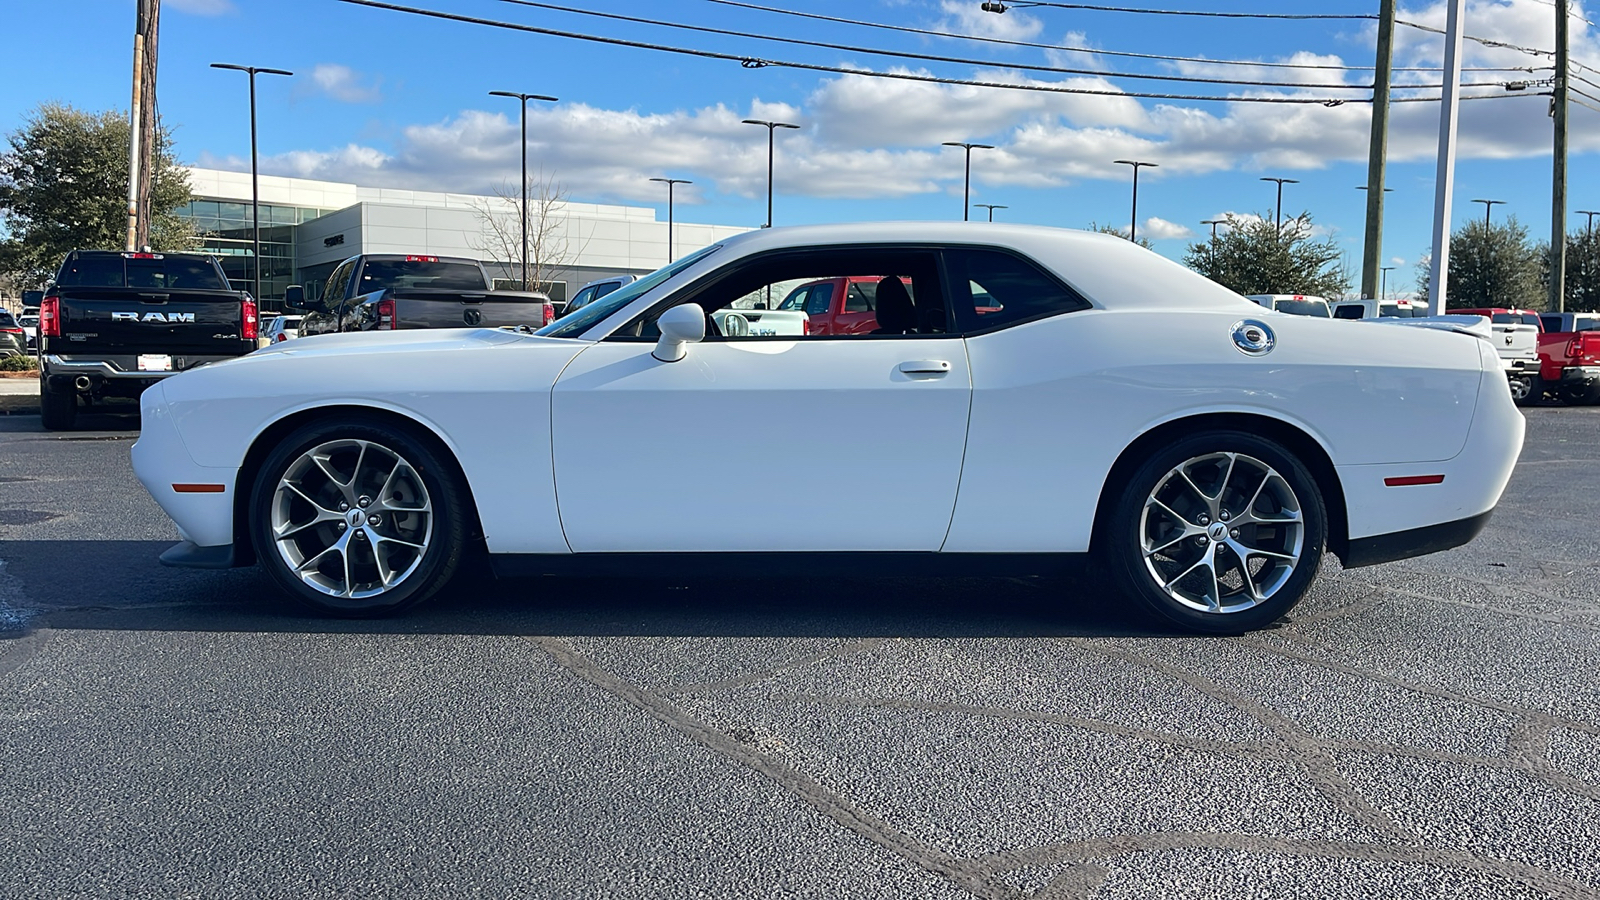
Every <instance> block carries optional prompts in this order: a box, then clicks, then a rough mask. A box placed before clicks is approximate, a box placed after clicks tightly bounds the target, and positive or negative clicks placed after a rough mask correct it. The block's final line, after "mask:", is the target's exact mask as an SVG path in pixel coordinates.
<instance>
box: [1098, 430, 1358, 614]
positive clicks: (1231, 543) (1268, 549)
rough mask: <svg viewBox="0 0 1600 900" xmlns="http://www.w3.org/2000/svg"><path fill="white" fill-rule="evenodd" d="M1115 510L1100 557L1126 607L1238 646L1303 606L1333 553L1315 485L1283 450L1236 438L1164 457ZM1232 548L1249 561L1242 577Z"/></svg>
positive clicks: (1216, 438) (1119, 498) (1200, 442)
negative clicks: (1235, 637) (1235, 639)
mask: <svg viewBox="0 0 1600 900" xmlns="http://www.w3.org/2000/svg"><path fill="white" fill-rule="evenodd" d="M1230 455H1231V456H1230ZM1230 460H1231V461H1230ZM1180 466H1183V467H1184V471H1183V472H1182V473H1181V474H1182V477H1180V473H1179V472H1178V471H1177V470H1178V468H1179V467H1180ZM1186 481H1187V482H1188V483H1186ZM1219 484H1220V485H1221V487H1220V488H1219V487H1218V485H1219ZM1213 494H1214V495H1215V496H1212V495H1213ZM1111 502H1114V503H1115V504H1116V506H1115V507H1114V508H1113V510H1112V511H1111V516H1110V517H1109V520H1108V526H1107V528H1106V530H1105V532H1104V534H1103V536H1102V538H1103V540H1102V546H1101V548H1100V549H1101V556H1102V561H1103V562H1104V563H1105V566H1106V568H1107V570H1108V571H1109V573H1110V574H1111V576H1112V578H1113V579H1114V580H1115V582H1116V583H1117V585H1118V586H1119V587H1121V588H1122V590H1123V592H1124V593H1125V594H1127V595H1128V596H1129V597H1130V598H1132V599H1134V600H1137V601H1138V602H1139V603H1140V604H1141V605H1142V606H1143V607H1144V608H1145V609H1147V610H1148V611H1149V612H1151V613H1154V614H1155V615H1156V616H1158V617H1159V618H1160V619H1161V620H1162V621H1164V622H1166V623H1168V624H1171V625H1175V626H1177V627H1179V628H1181V629H1183V630H1185V631H1191V632H1197V633H1201V634H1241V633H1243V632H1246V631H1251V630H1253V629H1256V628H1262V627H1264V626H1266V625H1269V624H1271V623H1272V622H1274V621H1277V620H1278V619H1279V618H1281V617H1282V616H1283V615H1284V614H1285V613H1287V612H1288V611H1289V610H1290V609H1291V608H1292V607H1293V606H1294V605H1295V604H1296V603H1298V602H1300V598H1301V597H1303V596H1305V592H1306V590H1307V589H1308V588H1310V586H1311V582H1312V580H1313V579H1315V578H1316V576H1317V569H1318V568H1319V567H1320V566H1321V564H1322V556H1323V553H1324V552H1325V550H1326V547H1327V539H1328V518H1327V511H1326V507H1325V505H1324V504H1323V501H1322V492H1321V490H1320V488H1319V487H1318V485H1317V483H1316V479H1314V478H1313V477H1312V476H1311V473H1310V472H1309V471H1308V470H1307V469H1306V467H1305V465H1304V464H1302V463H1301V462H1300V460H1299V459H1297V458H1296V457H1295V455H1294V454H1293V453H1290V452H1289V451H1288V450H1286V449H1285V448H1284V447H1282V446H1280V445H1279V444H1277V443H1275V442H1273V441H1269V440H1266V439H1264V438H1260V437H1257V436H1255V435H1252V434H1247V433H1244V432H1240V431H1220V430H1219V431H1207V432H1201V433H1199V434H1195V435H1191V436H1188V437H1185V438H1182V439H1180V440H1178V441H1177V442H1175V443H1173V444H1171V445H1169V446H1166V447H1163V448H1161V449H1159V450H1157V451H1156V452H1155V453H1153V454H1151V455H1150V456H1149V458H1147V459H1146V460H1145V461H1144V462H1142V463H1140V464H1139V465H1138V467H1137V468H1136V469H1135V470H1134V471H1133V474H1132V475H1131V476H1130V477H1129V478H1128V479H1127V481H1126V482H1125V483H1124V484H1123V485H1122V487H1121V490H1120V491H1119V492H1117V493H1116V494H1115V495H1114V496H1113V497H1112V501H1111ZM1147 505H1148V506H1149V507H1150V515H1149V516H1148V517H1147V516H1146V507H1147ZM1293 507H1298V509H1297V510H1296V509H1293ZM1257 516H1261V517H1262V520H1261V521H1258V520H1257V519H1256V517H1257ZM1291 516H1293V517H1297V518H1296V519H1295V520H1293V521H1291V519H1290V518H1289V517H1291ZM1268 519H1270V520H1271V521H1267V520H1268ZM1180 523H1182V524H1180ZM1219 527H1220V534H1221V535H1222V536H1221V537H1220V538H1218V537H1217V534H1218V533H1219V532H1218V529H1219ZM1196 529H1198V530H1196ZM1179 536H1182V537H1181V539H1179ZM1169 541H1171V543H1168V542H1169ZM1147 546H1148V548H1149V549H1150V550H1151V553H1150V554H1149V563H1148V564H1147V562H1146V556H1147V554H1146V549H1147ZM1235 548H1238V549H1242V550H1244V551H1245V553H1244V555H1243V557H1242V558H1243V560H1244V562H1243V567H1242V570H1241V567H1240V565H1239V563H1238V561H1239V560H1240V559H1241V555H1240V554H1239V553H1238V552H1236V549H1235ZM1252 551H1254V555H1252ZM1274 554H1282V555H1284V556H1288V555H1290V554H1292V555H1293V557H1294V558H1293V562H1292V563H1290V562H1288V561H1285V560H1281V559H1277V558H1274ZM1208 559H1209V560H1210V562H1209V563H1208V562H1207V560H1208ZM1252 565H1255V566H1256V568H1255V569H1254V570H1253V571H1252V570H1251V566H1252ZM1219 572H1220V574H1218V573H1219ZM1183 573H1187V574H1183ZM1158 577H1159V578H1160V579H1161V580H1158ZM1169 579H1170V580H1169ZM1234 581H1237V582H1238V583H1237V584H1234V583H1233V582H1234ZM1207 582H1209V583H1207ZM1247 582H1248V583H1247ZM1169 588H1171V590H1170V591H1169ZM1175 594H1176V595H1178V596H1174V595H1175ZM1180 597H1184V598H1186V599H1180ZM1213 599H1214V600H1215V602H1212V600H1213Z"/></svg>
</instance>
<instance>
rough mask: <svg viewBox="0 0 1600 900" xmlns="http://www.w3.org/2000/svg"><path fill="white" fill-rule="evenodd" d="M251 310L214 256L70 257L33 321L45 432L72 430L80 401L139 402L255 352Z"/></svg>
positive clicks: (107, 253) (98, 253)
mask: <svg viewBox="0 0 1600 900" xmlns="http://www.w3.org/2000/svg"><path fill="white" fill-rule="evenodd" d="M258 324H259V323H258V322H257V321H256V304H255V300H253V299H252V298H251V297H250V295H249V294H248V293H246V292H244V291H235V290H232V289H230V288H229V286H228V279H227V276H225V275H224V274H223V272H222V267H221V266H219V265H218V264H217V261H216V259H214V258H212V257H210V256H203V255H200V254H193V253H118V252H116V251H111V250H74V251H72V252H71V253H68V254H67V257H66V259H65V260H64V261H62V263H61V271H60V272H58V273H57V274H56V279H55V282H54V284H52V285H51V287H50V289H49V291H48V292H47V293H46V294H45V297H44V299H43V302H42V303H41V305H40V314H39V337H38V346H39V407H40V412H41V413H42V419H43V422H44V427H46V428H49V429H66V428H71V427H72V424H73V422H74V420H75V419H76V417H77V411H78V403H79V401H80V400H81V401H83V402H85V403H92V402H94V401H95V400H98V399H101V398H104V397H137V396H139V395H140V393H142V392H143V391H144V390H145V389H146V388H149V387H150V386H152V385H154V384H156V383H158V382H159V381H161V380H162V379H164V378H167V377H170V376H172V375H174V374H177V373H178V372H182V371H184V370H186V369H191V368H195V367H197V366H202V365H205V364H206V363H211V362H217V361H220V360H224V359H230V358H232V357H235V356H242V355H244V354H246V353H249V352H250V351H251V350H254V349H255V346H256V334H257V330H258Z"/></svg>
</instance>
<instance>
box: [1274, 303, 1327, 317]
mask: <svg viewBox="0 0 1600 900" xmlns="http://www.w3.org/2000/svg"><path fill="white" fill-rule="evenodd" d="M1274 308H1275V309H1277V310H1278V312H1286V313H1288V314H1290V315H1292V316H1317V317H1319V318H1323V319H1326V318H1328V317H1329V316H1330V315H1331V313H1329V312H1328V304H1327V302H1326V301H1323V300H1279V301H1278V302H1277V303H1276V304H1274Z"/></svg>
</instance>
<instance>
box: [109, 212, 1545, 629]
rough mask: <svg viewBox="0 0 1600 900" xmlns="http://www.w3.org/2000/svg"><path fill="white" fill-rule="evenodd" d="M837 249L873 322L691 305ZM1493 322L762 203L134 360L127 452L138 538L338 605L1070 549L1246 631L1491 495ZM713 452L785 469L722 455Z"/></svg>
mask: <svg viewBox="0 0 1600 900" xmlns="http://www.w3.org/2000/svg"><path fill="white" fill-rule="evenodd" d="M838 277H850V278H861V277H873V278H877V279H878V286H877V293H876V304H875V309H874V310H873V314H874V315H875V317H876V323H877V328H875V329H873V330H871V331H870V333H863V334H851V335H815V336H806V335H801V336H796V335H762V334H754V333H752V334H741V335H738V336H733V335H722V334H719V333H718V327H717V322H718V318H717V316H716V314H717V313H718V312H719V311H720V310H723V309H725V308H726V307H727V306H728V305H729V304H730V303H732V302H733V301H735V300H737V299H738V298H740V297H743V296H746V295H748V294H750V293H752V292H753V291H756V290H759V289H761V288H762V287H763V286H765V285H775V284H778V283H780V282H785V283H793V282H794V281H796V280H816V279H828V278H838ZM906 282H910V284H907V283H906ZM907 287H910V288H911V290H909V291H908V290H906V288H907ZM913 298H914V299H913ZM1470 321H1473V322H1475V321H1476V320H1470ZM1486 338H1487V333H1486V332H1483V331H1481V330H1478V329H1474V328H1472V327H1469V326H1467V325H1465V324H1460V323H1456V324H1452V323H1448V322H1446V323H1441V324H1440V327H1438V328H1371V327H1367V328H1352V327H1350V326H1349V324H1348V323H1345V322H1336V321H1331V320H1327V319H1315V318H1308V317H1304V316H1291V315H1285V314H1282V313H1277V312H1274V311H1271V310H1264V309H1262V308H1261V307H1259V306H1257V305H1256V304H1254V303H1251V302H1250V301H1249V300H1246V299H1245V298H1243V297H1241V296H1239V295H1237V294H1234V293H1232V292H1230V291H1228V290H1225V289H1223V288H1221V287H1218V286H1217V285H1215V284H1213V283H1212V282H1210V281H1208V280H1206V279H1204V278H1202V277H1200V276H1199V275H1196V274H1194V273H1193V272H1190V271H1189V270H1188V269H1185V268H1183V267H1182V266H1179V265H1176V264H1174V263H1172V262H1169V261H1167V260H1165V259H1162V258H1161V257H1159V256H1157V255H1155V254H1153V253H1150V252H1147V251H1145V250H1143V249H1140V248H1139V247H1137V246H1135V245H1133V244H1131V243H1129V242H1127V241H1125V240H1120V239H1117V238H1114V237H1108V236H1103V235H1095V234H1085V233H1080V232H1071V231H1062V230H1057V229H1048V228H1034V227H1022V226H1010V225H991V224H987V223H983V224H965V223H950V224H939V223H901V224H884V223H874V224H861V225H828V226H806V227H797V228H774V229H763V230H760V231H755V232H750V233H748V234H744V235H740V236H739V237H736V238H732V239H729V240H727V241H724V242H722V243H720V244H716V245H714V246H711V247H707V248H705V249H703V250H700V251H699V252H696V253H694V254H691V255H689V256H687V257H685V258H683V259H680V260H678V261H677V262H675V263H673V264H672V265H670V266H667V267H666V268H664V269H661V270H660V271H658V272H655V273H654V274H652V275H649V276H647V277H645V278H642V279H640V280H638V281H636V282H634V283H632V284H629V285H627V286H626V287H624V288H622V289H620V290H618V291H616V292H614V293H611V294H609V295H607V296H606V297H604V298H602V299H600V300H597V301H595V302H594V303H592V304H590V305H589V306H587V307H585V308H583V309H581V310H579V311H577V312H575V313H572V314H571V315H568V316H566V317H565V318H563V319H561V320H559V321H557V322H555V323H553V324H551V325H549V326H546V327H545V328H543V329H541V330H539V331H536V332H529V331H526V330H515V329H482V330H449V331H427V330H419V331H398V332H387V333H379V332H373V333H362V334H348V335H326V336H318V337H311V338H301V339H299V340H295V341H289V342H287V343H285V344H281V345H278V346H275V347H273V348H271V349H267V350H262V351H258V352H256V353H252V354H250V355H249V356H245V357H241V358H239V359H236V360H229V361H227V362H222V363H217V364H213V365H209V366H205V367H203V368H199V369H195V370H192V371H188V372H184V373H183V374H180V375H177V376H174V377H172V378H169V379H166V380H165V381H162V382H161V383H160V384H158V385H156V386H154V387H152V388H150V389H149V390H148V391H146V392H145V394H144V399H143V412H144V420H143V431H142V433H141V434H140V436H139V441H138V443H137V444H136V445H135V446H134V448H133V465H134V469H135V471H136V472H137V473H138V476H139V479H140V480H141V481H142V482H143V483H144V485H145V487H146V488H147V489H149V491H150V493H151V494H152V495H153V496H154V497H155V498H156V500H157V502H159V503H160V504H161V506H162V508H164V509H165V510H166V511H167V513H168V515H170V516H171V517H172V518H173V520H174V521H175V522H176V523H177V525H178V529H179V532H180V534H181V535H182V537H183V539H184V541H183V543H181V544H178V545H176V546H175V547H173V548H172V549H170V550H168V551H167V552H166V553H165V554H163V555H162V560H163V561H164V562H167V563H169V564H173V565H185V566H200V567H225V566H238V565H248V564H251V563H259V564H261V565H262V566H264V567H265V568H266V570H267V571H268V572H269V573H271V575H272V577H273V578H274V579H275V580H276V581H277V582H278V583H279V584H281V585H282V587H283V588H284V589H285V590H286V591H287V592H289V593H290V594H292V595H294V596H295V597H296V598H298V599H299V600H301V601H303V602H305V603H307V604H310V605H311V606H313V607H315V608H317V609H320V610H324V611H327V612H331V613H337V614H343V615H375V614H380V613H387V612H392V611H395V610H398V609H401V608H403V607H407V606H410V605H411V604H414V603H417V602H419V601H421V600H423V599H424V598H426V597H428V596H429V595H431V594H433V593H434V592H436V591H438V590H439V589H440V588H441V587H442V586H443V585H444V584H445V583H446V582H447V581H448V580H449V579H450V577H451V575H452V574H453V573H454V572H455V570H456V569H457V567H458V566H459V565H460V563H461V560H462V559H463V555H464V553H465V552H466V551H467V550H468V548H469V547H470V546H472V545H473V544H475V543H479V544H481V545H483V546H485V547H486V549H487V551H488V553H489V554H490V559H491V560H492V564H493V566H494V568H495V570H496V571H497V572H498V573H500V574H536V573H573V574H576V573H582V572H595V573H612V572H618V571H626V570H631V571H638V570H639V568H640V567H642V568H643V569H644V570H645V571H649V572H667V571H675V572H681V570H682V569H684V568H686V567H687V568H695V567H699V568H704V569H708V570H710V571H715V572H729V571H744V572H756V573H770V574H778V573H783V572H793V571H796V570H800V571H804V572H808V573H818V572H825V571H838V570H841V569H848V570H850V571H856V572H866V573H872V574H883V573H897V574H903V573H908V572H910V573H929V574H937V573H954V572H972V571H978V572H991V573H1035V574H1043V573H1049V572H1052V571H1055V570H1057V569H1058V568H1060V567H1061V566H1063V565H1064V564H1066V563H1069V562H1071V561H1073V560H1076V559H1081V558H1083V557H1084V556H1085V555H1088V554H1093V555H1094V556H1096V557H1098V558H1099V559H1100V560H1101V561H1102V562H1103V563H1104V565H1105V566H1106V568H1107V569H1108V570H1109V571H1110V572H1111V573H1112V574H1113V575H1114V577H1115V578H1116V580H1117V582H1118V584H1119V585H1120V586H1121V588H1122V589H1123V590H1124V591H1125V593H1126V594H1127V595H1128V596H1129V597H1131V598H1133V599H1135V600H1137V601H1140V602H1142V603H1143V604H1145V605H1146V606H1147V607H1149V608H1150V609H1152V610H1154V611H1155V612H1156V613H1159V614H1160V615H1162V616H1164V617H1165V618H1166V619H1167V620H1169V621H1170V622H1172V623H1174V624H1176V625H1178V626H1181V627H1183V628H1186V629H1191V630H1195V631H1203V632H1239V631H1243V630H1246V629H1251V628H1256V627H1260V626H1263V625H1266V624H1267V623H1269V622H1271V621H1273V620H1275V619H1277V618H1278V617H1279V616H1281V615H1283V614H1284V612H1285V611H1287V610H1288V609H1289V608H1290V607H1291V606H1293V605H1294V604H1295V602H1296V601H1298V600H1299V599H1300V597H1301V596H1302V595H1303V594H1304V593H1305V591H1306V589H1307V587H1308V585H1309V584H1310V583H1311V581H1312V579H1313V578H1314V577H1315V576H1316V573H1317V568H1318V565H1319V564H1320V562H1321V559H1322V556H1323V554H1324V553H1325V552H1330V551H1331V552H1333V553H1335V554H1337V555H1338V556H1340V557H1341V558H1342V559H1343V560H1344V564H1345V565H1346V566H1347V567H1350V566H1363V565H1371V564H1373V563H1379V562H1385V561H1388V560H1394V559H1400V558H1403V557H1408V556H1415V555H1418V554H1423V553H1430V552H1433V551H1437V550H1443V549H1446V548H1450V547H1455V546H1458V545H1460V544H1463V543H1465V542H1467V541H1469V540H1471V539H1472V538H1473V536H1474V535H1476V534H1477V533H1478V531H1479V530H1480V529H1482V527H1483V526H1484V524H1485V522H1486V521H1487V520H1488V517H1489V514H1490V512H1491V511H1492V510H1493V509H1494V506H1495V504H1496V503H1497V502H1498V501H1499V498H1500V494H1501V491H1502V490H1504V488H1505V485H1506V482H1507V480H1508V479H1509V478H1510V476H1511V470H1512V466H1513V465H1514V464H1515V462H1516V459H1517V454H1518V453H1519V452H1520V450H1521V447H1522V438H1523V424H1524V423H1523V419H1522V417H1521V415H1520V413H1518V411H1517V410H1516V408H1515V407H1514V406H1513V405H1512V402H1511V398H1510V395H1509V394H1508V393H1507V392H1506V389H1505V381H1504V377H1503V376H1502V375H1501V372H1500V362H1499V359H1498V358H1497V356H1496V355H1495V349H1494V347H1492V346H1491V345H1490V344H1489V343H1488V341H1487V340H1486ZM740 465H745V466H761V467H762V468H763V469H764V470H767V471H778V470H781V471H783V472H785V473H787V476H788V477H783V478H777V477H773V478H766V479H763V480H762V481H761V482H760V483H758V484H752V483H751V482H750V481H749V480H748V479H743V478H733V479H730V478H726V477H722V476H720V475H719V473H726V472H728V471H729V470H730V469H731V468H733V467H736V466H740Z"/></svg>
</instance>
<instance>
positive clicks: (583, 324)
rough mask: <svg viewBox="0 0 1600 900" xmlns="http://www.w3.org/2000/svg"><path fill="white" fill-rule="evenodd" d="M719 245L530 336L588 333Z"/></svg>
mask: <svg viewBox="0 0 1600 900" xmlns="http://www.w3.org/2000/svg"><path fill="white" fill-rule="evenodd" d="M721 246H722V245H721V244H712V245H711V246H709V247H706V248H705V249H703V250H698V251H696V252H694V253H691V254H689V255H688V256H685V257H684V258H683V259H680V260H678V261H677V262H675V263H672V264H670V265H667V266H663V267H661V268H659V269H657V270H655V271H654V272H651V273H650V274H649V275H646V276H644V277H643V278H641V279H639V280H638V281H635V282H634V283H632V284H628V285H623V286H622V287H620V288H618V289H617V290H614V291H612V292H611V293H609V294H607V295H605V297H603V298H601V299H599V300H596V301H594V302H593V303H590V304H589V305H588V306H585V307H584V308H583V309H580V310H578V311H577V312H575V313H572V314H570V315H566V316H562V317H561V318H559V319H557V320H556V321H554V322H551V323H550V324H549V325H546V326H545V327H543V328H541V329H539V330H538V331H535V332H534V334H537V335H540V336H543V337H577V336H578V335H580V334H582V333H584V332H585V331H588V330H589V328H590V326H592V325H594V324H596V323H597V322H602V321H604V320H605V319H607V318H610V316H611V314H612V313H614V312H616V311H617V310H619V309H621V308H623V307H624V306H627V305H628V304H629V303H632V302H633V301H634V300H636V299H638V298H639V297H642V296H644V294H645V293H646V292H648V291H649V290H650V289H651V288H653V287H655V286H656V285H658V284H660V283H662V282H663V281H666V280H667V279H669V278H671V277H672V276H674V275H676V274H678V273H679V272H682V271H683V270H684V269H687V268H689V267H690V266H692V265H694V264H695V263H697V262H699V261H700V260H702V259H705V258H706V257H707V256H709V255H710V254H711V253H712V252H713V251H715V250H717V249H719V248H720V247H721Z"/></svg>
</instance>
